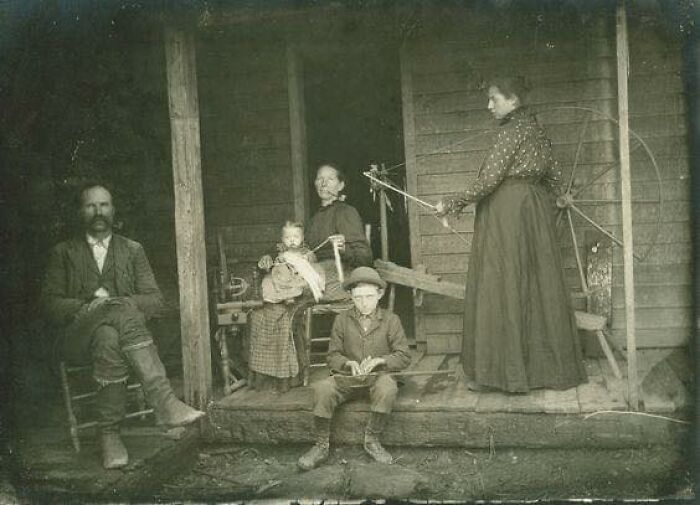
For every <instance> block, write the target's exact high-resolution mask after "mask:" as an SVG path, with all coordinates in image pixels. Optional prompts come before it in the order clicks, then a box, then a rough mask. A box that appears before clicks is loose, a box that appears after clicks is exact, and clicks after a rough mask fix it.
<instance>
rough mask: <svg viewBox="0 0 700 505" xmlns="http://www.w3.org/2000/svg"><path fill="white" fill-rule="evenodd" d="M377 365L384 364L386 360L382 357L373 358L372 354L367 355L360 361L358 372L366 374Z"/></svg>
mask: <svg viewBox="0 0 700 505" xmlns="http://www.w3.org/2000/svg"><path fill="white" fill-rule="evenodd" d="M379 365H386V360H385V359H384V358H373V357H372V356H367V357H366V358H365V359H363V360H362V363H360V374H361V375H367V374H368V373H370V372H372V370H374V369H375V368H377V367H378V366H379Z"/></svg>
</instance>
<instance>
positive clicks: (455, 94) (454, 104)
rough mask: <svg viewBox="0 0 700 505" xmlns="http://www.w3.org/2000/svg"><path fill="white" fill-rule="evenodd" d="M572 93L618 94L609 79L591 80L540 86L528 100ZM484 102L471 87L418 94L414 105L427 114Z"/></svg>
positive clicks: (587, 96) (589, 96)
mask: <svg viewBox="0 0 700 505" xmlns="http://www.w3.org/2000/svg"><path fill="white" fill-rule="evenodd" d="M572 96H575V97H576V100H596V99H611V98H614V97H615V92H614V88H613V86H612V85H611V83H610V81H609V80H608V79H590V80H587V81H582V82H571V83H561V84H558V85H547V86H541V87H539V88H538V89H535V90H533V91H532V92H531V94H530V97H529V98H528V102H529V103H530V104H531V105H533V106H538V105H542V104H549V105H551V104H557V103H567V102H569V101H571V97H572ZM485 104H486V97H485V95H484V93H483V92H482V91H479V90H473V91H472V90H470V91H452V92H443V93H430V94H416V105H415V107H416V112H417V113H418V114H426V113H435V112H450V111H457V110H460V111H466V110H473V109H479V108H483V107H484V106H485Z"/></svg>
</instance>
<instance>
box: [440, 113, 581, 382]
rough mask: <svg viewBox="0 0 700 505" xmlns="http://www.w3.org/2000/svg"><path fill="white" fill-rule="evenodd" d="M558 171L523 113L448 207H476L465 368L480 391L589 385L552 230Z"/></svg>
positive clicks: (510, 120) (505, 123)
mask: <svg viewBox="0 0 700 505" xmlns="http://www.w3.org/2000/svg"><path fill="white" fill-rule="evenodd" d="M560 175H561V174H560V173H559V170H558V167H557V165H556V163H555V162H554V161H553V159H552V153H551V145H550V142H549V140H548V139H547V138H546V136H545V134H544V132H543V130H542V128H540V127H539V125H538V124H537V122H536V121H535V118H534V117H532V116H531V115H529V114H528V113H527V112H525V111H524V110H522V109H517V110H515V111H514V112H512V113H511V114H510V115H509V116H507V117H506V118H504V119H503V120H502V128H501V130H500V132H499V133H498V138H497V140H496V144H495V145H494V147H493V148H492V150H491V151H490V153H489V155H488V157H487V159H486V160H485V161H484V164H483V165H482V167H481V169H480V171H479V175H478V177H477V180H476V181H475V182H474V183H473V184H472V185H471V186H470V188H469V189H468V190H467V191H465V192H464V193H462V194H460V195H458V196H457V197H455V198H453V199H450V200H448V201H446V204H447V208H448V209H449V210H450V212H456V211H459V210H461V209H462V208H463V207H464V206H466V205H467V204H469V203H472V202H477V208H476V218H475V223H474V238H473V242H472V251H471V257H470V260H469V271H468V273H467V284H466V297H465V308H464V339H463V341H462V364H463V367H464V373H465V377H466V378H467V379H468V380H473V381H475V382H476V383H478V384H480V385H484V386H488V387H493V388H497V389H501V390H504V391H509V392H526V391H528V390H530V389H532V388H540V387H546V388H553V389H568V388H570V387H573V386H576V385H578V384H580V383H582V382H586V372H585V368H584V365H583V361H582V355H581V349H580V344H579V340H578V334H577V329H576V321H575V318H574V312H573V310H572V307H571V300H570V294H569V290H568V289H567V287H566V285H565V282H564V276H563V272H562V267H561V258H560V253H559V246H558V243H557V238H556V233H555V223H554V217H555V209H556V208H555V204H554V188H555V185H556V184H557V183H558V180H559V177H560Z"/></svg>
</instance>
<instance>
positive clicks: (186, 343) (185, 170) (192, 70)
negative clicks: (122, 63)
mask: <svg viewBox="0 0 700 505" xmlns="http://www.w3.org/2000/svg"><path fill="white" fill-rule="evenodd" d="M165 60H166V65H167V78H168V103H169V110H170V136H171V141H172V163H173V183H174V186H175V239H176V242H177V270H178V279H179V287H180V328H181V333H182V366H183V369H184V383H185V401H187V402H188V403H190V404H192V405H195V406H196V407H198V408H206V406H207V403H208V401H209V399H210V398H211V382H212V378H211V354H210V339H209V307H208V297H207V266H206V251H205V246H204V244H205V242H204V197H203V194H202V160H201V154H200V139H199V103H198V99H197V75H196V69H197V67H196V63H195V44H194V36H193V35H192V34H191V33H186V32H185V31H184V30H181V29H178V28H171V27H167V28H166V29H165Z"/></svg>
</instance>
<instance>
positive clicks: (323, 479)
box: [158, 445, 693, 501]
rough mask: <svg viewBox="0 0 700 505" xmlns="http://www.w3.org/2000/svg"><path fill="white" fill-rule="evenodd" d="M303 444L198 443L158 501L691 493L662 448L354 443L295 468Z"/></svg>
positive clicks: (677, 460)
mask: <svg viewBox="0 0 700 505" xmlns="http://www.w3.org/2000/svg"><path fill="white" fill-rule="evenodd" d="M307 448H308V447H307V446H266V447H265V446H241V445H226V446H222V445H218V446H213V445H210V446H204V447H202V449H201V453H200V455H199V459H198V462H197V463H196V465H195V466H194V468H193V469H192V470H191V471H189V472H188V473H187V474H185V475H180V476H178V477H177V478H175V479H172V480H171V481H170V482H167V483H165V484H164V485H163V487H162V489H161V491H160V492H159V493H158V498H160V499H164V500H173V499H183V498H189V499H194V500H197V499H209V500H217V501H218V500H222V499H260V500H265V499H310V498H315V499H321V498H328V499H346V500H347V499H360V498H414V499H439V500H475V499H487V500H514V499H519V500H522V499H563V498H659V497H670V496H675V497H678V498H685V499H687V500H688V501H691V500H692V499H693V484H692V482H693V473H692V471H691V463H690V455H689V454H683V453H682V452H680V451H679V450H678V449H675V448H671V447H666V446H663V447H658V446H657V447H647V448H639V449H626V450H614V451H612V450H527V449H518V450H508V449H503V450H499V449H498V448H495V449H492V450H491V451H489V450H483V451H476V450H475V451H467V450H465V449H461V448H396V447H394V448H389V449H390V450H391V452H392V454H393V455H394V458H395V462H394V464H392V465H381V464H378V463H374V462H372V461H371V460H370V459H369V457H368V456H367V455H366V454H364V452H363V450H362V448H361V447H355V446H352V447H350V446H341V447H337V448H332V449H331V457H330V459H329V461H327V462H326V464H324V465H322V466H320V467H319V468H317V469H315V470H312V471H310V472H306V473H304V472H300V471H299V470H297V467H296V460H297V458H298V457H299V456H300V455H301V454H302V453H303V451H305V450H306V449H307Z"/></svg>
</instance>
